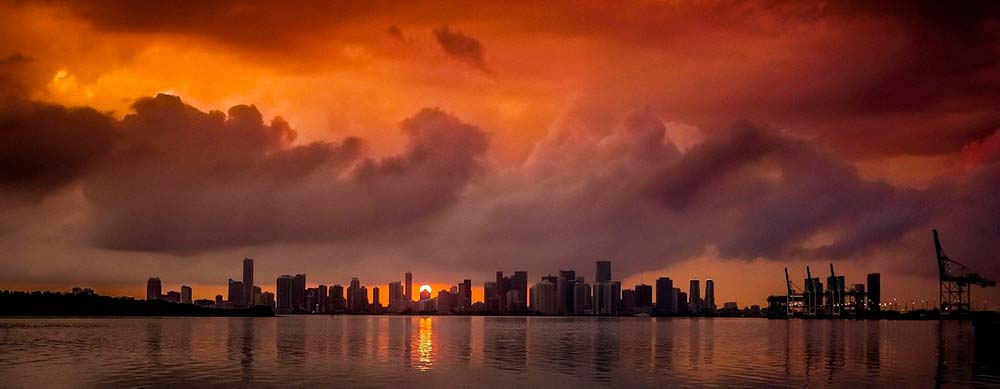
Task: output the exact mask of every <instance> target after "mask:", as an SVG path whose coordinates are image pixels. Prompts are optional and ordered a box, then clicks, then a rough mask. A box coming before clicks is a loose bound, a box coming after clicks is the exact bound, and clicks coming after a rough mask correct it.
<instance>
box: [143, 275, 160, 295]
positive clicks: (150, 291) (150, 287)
mask: <svg viewBox="0 0 1000 389" xmlns="http://www.w3.org/2000/svg"><path fill="white" fill-rule="evenodd" d="M162 294H163V285H162V284H161V283H160V278H159V277H150V278H149V280H148V281H146V300H159V299H160V296H161V295H162Z"/></svg>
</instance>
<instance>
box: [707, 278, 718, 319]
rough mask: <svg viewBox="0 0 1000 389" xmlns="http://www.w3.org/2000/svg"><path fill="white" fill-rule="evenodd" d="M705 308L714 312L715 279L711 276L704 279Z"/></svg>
mask: <svg viewBox="0 0 1000 389" xmlns="http://www.w3.org/2000/svg"><path fill="white" fill-rule="evenodd" d="M705 309H708V311H709V312H715V309H716V305H715V281H712V279H711V278H709V279H707V280H705Z"/></svg>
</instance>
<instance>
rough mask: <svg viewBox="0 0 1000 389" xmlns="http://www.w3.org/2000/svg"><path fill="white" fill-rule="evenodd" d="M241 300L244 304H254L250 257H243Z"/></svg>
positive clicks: (251, 260)
mask: <svg viewBox="0 0 1000 389" xmlns="http://www.w3.org/2000/svg"><path fill="white" fill-rule="evenodd" d="M243 302H244V303H245V305H254V300H253V259H252V258H243Z"/></svg>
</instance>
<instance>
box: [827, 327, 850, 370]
mask: <svg viewBox="0 0 1000 389" xmlns="http://www.w3.org/2000/svg"><path fill="white" fill-rule="evenodd" d="M829 324H830V326H831V328H830V336H827V350H826V371H827V378H826V382H827V383H828V384H831V385H833V384H834V383H835V382H836V381H834V380H835V377H834V376H835V375H837V374H838V373H839V372H840V371H842V370H843V369H844V364H845V363H846V359H845V357H844V347H845V344H844V325H845V324H844V322H843V321H831V322H829Z"/></svg>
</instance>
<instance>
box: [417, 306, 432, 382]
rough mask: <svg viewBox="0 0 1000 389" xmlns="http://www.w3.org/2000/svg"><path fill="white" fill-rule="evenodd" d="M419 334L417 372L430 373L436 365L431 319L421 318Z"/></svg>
mask: <svg viewBox="0 0 1000 389" xmlns="http://www.w3.org/2000/svg"><path fill="white" fill-rule="evenodd" d="M418 326H419V327H418V332H417V370H420V371H428V370H430V369H431V365H433V364H434V347H433V344H432V342H431V333H432V332H433V330H432V328H431V327H432V326H431V318H429V317H421V318H420V321H419V324H418Z"/></svg>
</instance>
